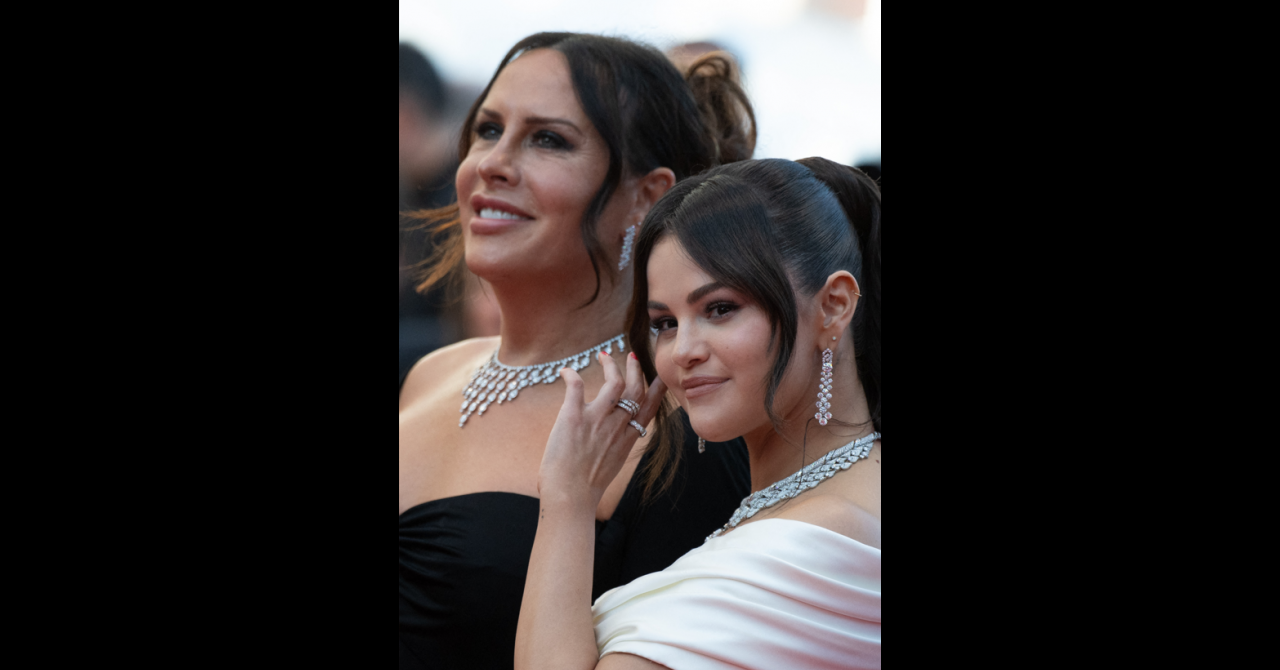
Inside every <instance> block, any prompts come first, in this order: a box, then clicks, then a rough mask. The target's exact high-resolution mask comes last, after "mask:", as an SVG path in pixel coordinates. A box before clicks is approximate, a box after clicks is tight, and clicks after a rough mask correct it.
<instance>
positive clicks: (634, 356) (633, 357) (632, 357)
mask: <svg viewBox="0 0 1280 670" xmlns="http://www.w3.org/2000/svg"><path fill="white" fill-rule="evenodd" d="M631 360H633V361H638V360H640V359H639V358H636V352H634V351H633V352H631Z"/></svg>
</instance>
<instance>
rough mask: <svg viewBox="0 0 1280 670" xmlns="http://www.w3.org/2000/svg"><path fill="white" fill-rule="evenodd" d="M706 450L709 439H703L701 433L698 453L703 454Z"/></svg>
mask: <svg viewBox="0 0 1280 670" xmlns="http://www.w3.org/2000/svg"><path fill="white" fill-rule="evenodd" d="M706 451H707V441H706V440H704V439H702V436H701V435H699V436H698V453H700V454H703V453H706Z"/></svg>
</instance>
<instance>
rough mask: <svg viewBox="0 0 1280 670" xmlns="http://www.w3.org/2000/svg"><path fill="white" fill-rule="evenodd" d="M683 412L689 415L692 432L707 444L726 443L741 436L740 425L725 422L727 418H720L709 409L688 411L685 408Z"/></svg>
mask: <svg viewBox="0 0 1280 670" xmlns="http://www.w3.org/2000/svg"><path fill="white" fill-rule="evenodd" d="M685 411H686V412H688V413H689V425H691V426H693V432H695V433H697V434H698V437H701V438H702V439H704V440H706V441H708V442H728V441H729V440H732V439H733V438H735V437H741V436H742V431H741V430H739V429H740V428H741V426H740V425H736V424H735V423H734V422H732V421H726V420H725V419H726V418H727V417H723V416H721V415H720V414H719V413H718V412H715V411H713V410H711V409H710V408H705V407H704V408H699V409H696V410H690V409H689V408H688V406H686V407H685Z"/></svg>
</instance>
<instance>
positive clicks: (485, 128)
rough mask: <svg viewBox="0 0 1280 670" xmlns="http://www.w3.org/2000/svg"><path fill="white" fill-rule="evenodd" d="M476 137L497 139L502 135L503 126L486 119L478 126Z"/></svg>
mask: <svg viewBox="0 0 1280 670" xmlns="http://www.w3.org/2000/svg"><path fill="white" fill-rule="evenodd" d="M476 137H478V138H480V139H482V140H496V139H498V138H499V137H502V128H499V127H498V124H496V123H493V122H491V121H485V122H484V123H481V124H480V125H478V126H476Z"/></svg>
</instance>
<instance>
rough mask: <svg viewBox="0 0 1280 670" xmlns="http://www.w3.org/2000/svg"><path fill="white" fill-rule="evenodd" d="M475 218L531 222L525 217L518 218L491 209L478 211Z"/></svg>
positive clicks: (514, 215) (517, 216)
mask: <svg viewBox="0 0 1280 670" xmlns="http://www.w3.org/2000/svg"><path fill="white" fill-rule="evenodd" d="M476 216H479V217H480V218H482V219H504V220H507V221H530V220H531V219H530V218H529V217H527V216H520V215H519V214H512V213H511V212H504V211H502V210H500V209H494V208H492V207H485V208H484V209H482V210H480V211H479V212H478V213H477V214H476Z"/></svg>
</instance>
